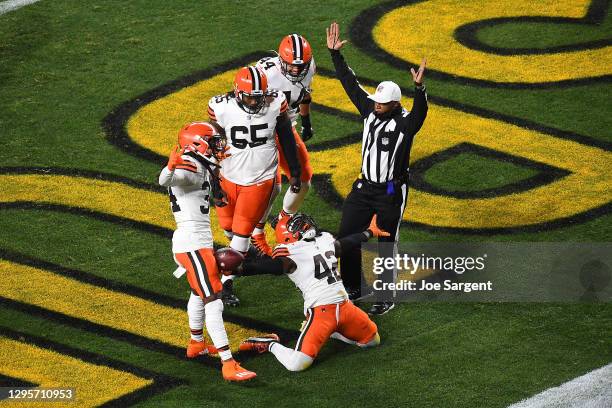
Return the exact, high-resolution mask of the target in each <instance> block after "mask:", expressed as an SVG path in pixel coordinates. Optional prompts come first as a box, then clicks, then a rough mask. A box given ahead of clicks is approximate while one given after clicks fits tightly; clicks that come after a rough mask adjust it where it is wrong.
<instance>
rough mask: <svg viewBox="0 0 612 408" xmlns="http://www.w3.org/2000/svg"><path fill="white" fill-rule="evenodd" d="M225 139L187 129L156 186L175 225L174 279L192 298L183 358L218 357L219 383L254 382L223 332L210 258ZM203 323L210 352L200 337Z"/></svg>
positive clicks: (204, 129) (198, 125)
mask: <svg viewBox="0 0 612 408" xmlns="http://www.w3.org/2000/svg"><path fill="white" fill-rule="evenodd" d="M225 150H226V147H225V138H223V137H222V136H221V135H219V134H218V133H217V131H216V129H215V128H214V127H213V126H212V125H211V124H209V123H206V122H194V123H190V124H188V125H185V126H184V127H183V128H182V129H181V130H180V131H179V136H178V146H176V147H175V148H174V149H173V150H172V152H171V153H170V158H169V160H168V165H167V166H166V167H164V168H163V169H162V171H161V173H160V175H159V184H160V185H162V186H164V187H168V194H169V196H170V209H171V210H172V214H173V215H174V219H175V221H176V230H175V231H174V235H173V236H172V252H173V253H174V259H175V261H176V263H177V264H178V265H179V268H178V269H177V271H176V272H175V276H176V277H180V276H181V275H182V274H184V273H185V272H186V273H187V281H188V282H189V286H190V287H191V296H190V298H189V302H188V304H187V314H188V316H189V327H190V329H191V340H190V342H189V345H188V346H187V357H189V358H194V357H196V356H198V355H200V354H206V353H212V352H215V351H216V352H218V354H219V356H220V357H221V360H222V363H223V368H222V374H223V378H224V379H226V380H229V381H244V380H249V379H251V378H253V377H255V376H256V374H255V373H254V372H251V371H248V370H245V369H244V368H242V367H241V366H240V365H239V364H238V362H236V361H235V360H234V359H233V357H232V352H231V351H230V349H229V342H228V338H227V333H226V331H225V326H224V324H223V302H222V301H221V299H220V293H221V290H222V284H221V280H220V277H219V270H218V269H217V263H216V261H215V258H214V255H213V237H212V231H211V229H210V216H209V214H208V213H209V197H210V194H211V186H212V185H214V184H215V182H216V177H215V175H214V172H215V167H216V165H217V163H218V162H220V161H221V160H222V159H223V158H224V155H225ZM204 321H205V322H206V329H207V330H208V333H209V334H210V337H211V339H212V341H213V344H214V347H213V346H211V345H209V344H207V343H206V342H205V340H204V337H203V327H204Z"/></svg>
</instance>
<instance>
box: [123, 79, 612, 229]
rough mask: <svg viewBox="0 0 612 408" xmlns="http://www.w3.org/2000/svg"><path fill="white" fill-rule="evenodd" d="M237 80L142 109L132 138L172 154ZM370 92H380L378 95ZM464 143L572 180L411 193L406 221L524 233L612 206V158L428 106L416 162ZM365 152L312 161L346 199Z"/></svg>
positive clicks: (335, 101)
mask: <svg viewBox="0 0 612 408" xmlns="http://www.w3.org/2000/svg"><path fill="white" fill-rule="evenodd" d="M233 72H234V70H230V71H227V72H225V73H222V74H219V75H217V76H215V77H213V78H210V79H206V80H203V81H200V82H198V83H196V84H194V85H193V86H190V87H188V88H185V89H182V90H180V91H178V92H176V93H174V94H171V95H168V96H166V97H165V98H162V99H159V100H156V101H154V102H152V103H151V104H149V105H147V106H145V107H143V108H141V109H140V110H139V111H138V112H136V113H135V115H134V116H133V117H132V118H131V119H130V121H129V124H130V125H129V126H128V129H129V132H130V136H131V137H132V138H133V139H134V140H135V141H136V142H138V143H140V144H141V145H143V146H144V147H147V148H149V149H151V150H153V151H155V152H157V153H160V154H165V149H166V147H168V146H171V145H172V144H173V143H174V138H175V132H176V129H178V127H179V126H180V124H181V123H182V122H184V121H186V120H198V119H203V116H198V112H204V110H203V108H202V109H194V108H193V107H194V106H197V105H198V103H201V104H203V105H202V106H204V107H205V104H206V101H207V100H208V99H209V98H210V97H211V96H213V95H214V94H216V93H219V92H220V90H221V89H226V88H227V87H226V84H227V83H231V78H232V75H233ZM406 80H408V77H407V78H406ZM220 84H221V85H220ZM364 88H365V89H366V90H368V92H373V89H372V88H371V87H364ZM316 90H317V93H316V99H315V101H316V103H318V104H321V105H323V106H327V107H331V108H335V109H339V110H341V111H345V112H351V113H356V110H355V108H354V106H353V105H352V104H351V102H350V101H349V99H348V97H347V96H346V94H345V93H344V91H343V89H342V87H341V86H340V83H339V82H338V81H337V80H335V79H332V78H329V77H324V76H322V75H318V76H317V88H316ZM190 98H191V99H190ZM402 103H403V105H404V106H407V107H410V106H411V104H412V101H411V100H408V99H407V98H404V100H403V101H402ZM170 108H173V109H170ZM163 111H168V112H181V113H180V115H181V117H180V118H179V117H178V116H177V115H178V113H177V114H175V115H174V116H172V115H161V114H160V112H163ZM190 115H191V116H190ZM187 117H189V118H187ZM150 123H155V126H156V127H157V129H158V131H157V132H149V131H146V132H145V131H144V130H146V129H150V128H151V126H150V125H149V124H150ZM464 142H469V143H473V144H476V145H480V146H484V147H487V148H490V149H493V150H497V151H501V152H504V153H508V154H511V155H515V156H519V157H524V158H526V159H530V160H533V161H536V162H540V163H545V164H548V165H551V166H555V167H559V168H562V169H566V170H568V171H570V172H572V174H571V175H569V176H568V177H564V178H563V179H561V180H559V181H556V182H554V183H551V184H547V185H544V186H540V187H537V188H534V189H531V190H528V191H524V192H521V193H517V194H511V195H505V196H500V197H493V198H481V199H461V198H454V197H446V196H441V195H437V194H431V193H425V192H421V191H417V190H415V189H412V190H411V192H410V196H409V202H410V204H409V205H408V209H407V211H406V214H405V217H404V219H406V220H410V221H414V222H418V223H422V224H426V225H431V226H436V227H451V228H467V229H487V228H510V227H521V226H527V225H533V224H540V223H544V222H549V221H554V220H557V219H559V218H565V217H571V216H573V215H576V214H578V213H581V212H584V211H588V210H590V209H593V208H596V207H599V206H601V205H604V204H606V203H608V202H609V201H610V200H612V188H610V186H611V185H612V154H611V153H610V152H608V151H605V150H603V149H600V148H597V147H592V146H586V145H583V144H581V143H578V142H575V141H571V140H565V139H561V138H557V137H554V136H550V135H547V134H544V133H540V132H537V131H534V130H529V129H525V128H521V127H519V126H516V125H512V124H508V123H505V122H501V121H498V120H494V119H488V118H483V117H480V116H477V115H474V114H470V113H465V112H461V111H458V110H455V109H452V108H448V107H443V106H439V105H436V104H433V103H430V104H429V113H428V116H427V120H426V121H425V125H424V127H423V129H422V130H421V131H420V132H419V134H418V135H417V137H416V139H415V143H414V147H413V151H412V155H411V161H412V162H414V161H416V160H418V159H421V158H424V157H427V156H429V155H431V154H434V153H436V152H439V151H441V150H445V149H448V148H450V147H452V146H456V145H457V144H460V143H464ZM360 152H361V148H360V143H355V144H352V145H348V146H343V147H340V148H336V149H330V150H326V151H320V152H314V153H311V162H312V164H313V168H314V171H315V174H322V173H329V174H331V176H332V178H331V180H332V183H333V185H334V187H335V188H336V190H337V191H338V192H339V193H340V195H341V196H342V197H346V195H347V194H348V192H349V191H350V188H351V184H352V182H353V181H354V180H355V178H356V177H357V176H358V174H359V169H360V160H361V157H360Z"/></svg>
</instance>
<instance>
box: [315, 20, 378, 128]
mask: <svg viewBox="0 0 612 408" xmlns="http://www.w3.org/2000/svg"><path fill="white" fill-rule="evenodd" d="M326 32H327V48H328V49H329V52H330V53H331V57H332V61H333V63H334V68H335V69H336V77H337V78H338V80H339V81H340V83H341V84H342V87H343V88H344V91H345V92H346V93H347V95H348V96H349V98H350V99H351V102H353V105H355V107H356V108H357V110H358V111H359V114H360V115H361V117H362V118H365V117H366V116H368V115H369V114H370V112H372V111H373V110H374V102H373V101H371V100H370V99H368V93H367V92H366V91H365V90H364V89H363V88H362V87H361V86H360V85H359V82H357V78H356V77H355V74H354V73H353V71H352V70H351V69H350V68H349V66H348V65H347V64H346V61H344V57H343V56H342V54H340V48H342V47H343V46H344V44H346V42H347V40H340V27H339V26H338V23H336V22H335V21H334V22H333V23H331V25H330V26H329V28H327V29H326Z"/></svg>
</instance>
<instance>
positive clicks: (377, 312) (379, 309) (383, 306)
mask: <svg viewBox="0 0 612 408" xmlns="http://www.w3.org/2000/svg"><path fill="white" fill-rule="evenodd" d="M394 307H395V303H393V302H378V303H374V304H373V305H372V307H371V308H370V310H369V311H368V314H369V315H371V316H381V315H384V314H385V313H389V312H390V311H391V310H392V309H393V308H394Z"/></svg>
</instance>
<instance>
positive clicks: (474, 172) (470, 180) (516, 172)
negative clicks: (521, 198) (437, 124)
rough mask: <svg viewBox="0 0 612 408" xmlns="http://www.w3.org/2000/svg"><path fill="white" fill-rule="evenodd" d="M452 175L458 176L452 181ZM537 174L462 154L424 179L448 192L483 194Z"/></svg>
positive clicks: (525, 169)
mask: <svg viewBox="0 0 612 408" xmlns="http://www.w3.org/2000/svg"><path fill="white" fill-rule="evenodd" d="M449 174H453V175H454V177H453V178H452V179H449V177H448V175H449ZM536 174H537V171H535V170H531V169H528V168H524V167H521V166H518V165H516V164H512V163H509V162H504V161H501V160H496V159H491V158H485V157H482V156H479V155H477V154H472V153H461V154H458V155H457V156H454V157H452V158H450V159H448V160H445V161H443V162H441V163H437V164H435V165H434V166H432V167H431V168H430V169H429V170H427V172H426V173H425V177H424V178H425V181H427V182H428V183H429V184H432V185H434V186H436V187H440V188H443V189H445V190H447V191H481V190H487V189H491V188H496V187H503V186H506V185H508V184H512V183H516V182H519V181H521V180H525V179H527V178H529V177H533V176H534V175H536Z"/></svg>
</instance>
